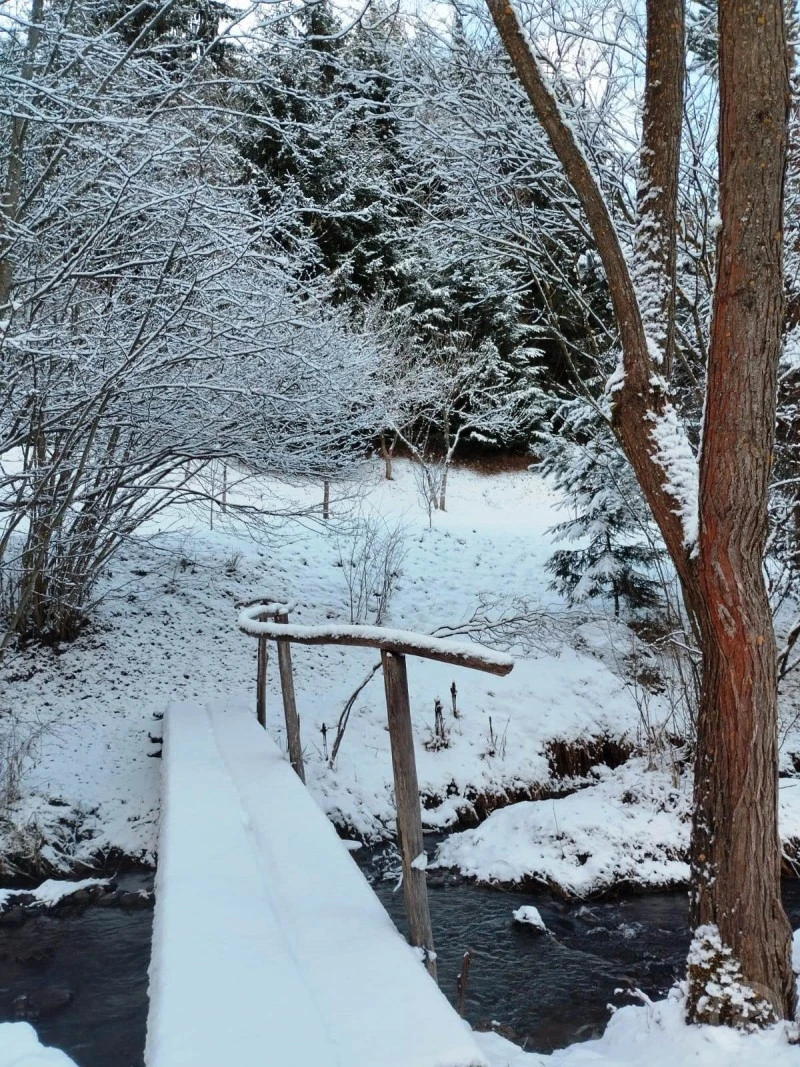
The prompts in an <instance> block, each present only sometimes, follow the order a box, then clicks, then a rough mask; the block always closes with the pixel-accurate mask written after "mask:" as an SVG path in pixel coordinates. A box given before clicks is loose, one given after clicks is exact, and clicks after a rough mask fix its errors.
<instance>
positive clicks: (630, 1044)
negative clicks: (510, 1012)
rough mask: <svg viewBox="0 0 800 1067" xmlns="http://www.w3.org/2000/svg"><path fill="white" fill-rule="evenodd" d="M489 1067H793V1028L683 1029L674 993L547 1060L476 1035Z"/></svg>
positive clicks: (797, 1051) (628, 1011) (625, 1013)
mask: <svg viewBox="0 0 800 1067" xmlns="http://www.w3.org/2000/svg"><path fill="white" fill-rule="evenodd" d="M475 1036H476V1037H477V1039H478V1043H479V1045H480V1046H481V1048H482V1050H483V1053H484V1055H485V1056H486V1058H487V1059H488V1060H489V1062H490V1064H491V1067H689V1065H691V1067H766V1065H767V1064H768V1065H769V1067H798V1064H800V1047H798V1046H797V1045H796V1044H792V1043H791V1042H792V1041H793V1040H794V1039H795V1037H796V1032H795V1027H793V1026H789V1025H787V1024H780V1025H778V1026H774V1027H772V1028H771V1029H770V1030H766V1031H762V1032H760V1033H756V1034H743V1033H741V1032H739V1031H736V1030H730V1029H728V1028H727V1027H724V1026H687V1024H686V1023H685V1021H684V1018H683V1003H682V999H681V994H680V991H679V990H677V989H676V990H674V991H673V993H672V994H671V995H670V996H669V997H668V998H667V999H666V1000H661V1001H657V1002H654V1003H647V1004H643V1005H629V1006H628V1007H625V1008H620V1009H619V1010H618V1011H617V1012H615V1013H614V1015H612V1017H611V1021H610V1022H609V1024H608V1026H607V1028H606V1031H605V1033H604V1034H603V1036H602V1037H601V1038H599V1039H598V1040H596V1041H583V1042H580V1043H579V1044H576V1045H569V1046H568V1047H567V1048H565V1049H559V1050H557V1051H556V1052H553V1053H551V1054H550V1055H549V1056H545V1055H542V1054H541V1053H536V1052H523V1051H522V1050H521V1049H519V1048H518V1046H517V1045H514V1044H512V1043H511V1042H510V1041H506V1040H505V1039H504V1038H502V1037H500V1036H499V1035H498V1034H494V1033H486V1034H476V1035H475Z"/></svg>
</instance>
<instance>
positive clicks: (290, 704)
mask: <svg viewBox="0 0 800 1067" xmlns="http://www.w3.org/2000/svg"><path fill="white" fill-rule="evenodd" d="M288 621H289V616H288V615H286V614H283V615H276V616H275V622H280V623H284V624H285V623H288ZM276 644H277V646H278V670H279V672H280V676H281V693H282V694H283V716H284V719H285V720H286V740H287V742H288V746H289V761H290V762H291V764H292V767H294V770H295V773H296V774H297V777H298V778H299V779H300V781H301V782H303V784H305V780H306V772H305V768H304V767H303V746H302V745H301V743H300V718H299V716H298V714H297V701H296V699H295V695H294V677H293V674H292V652H291V648H290V646H289V642H288V641H282V640H281V639H280V638H278V639H277V640H276Z"/></svg>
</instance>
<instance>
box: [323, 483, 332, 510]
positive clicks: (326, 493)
mask: <svg viewBox="0 0 800 1067" xmlns="http://www.w3.org/2000/svg"><path fill="white" fill-rule="evenodd" d="M322 517H323V519H329V518H330V517H331V483H330V482H329V481H328V479H327V478H326V479H325V481H324V482H323V483H322Z"/></svg>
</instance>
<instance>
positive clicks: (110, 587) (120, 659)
mask: <svg viewBox="0 0 800 1067" xmlns="http://www.w3.org/2000/svg"><path fill="white" fill-rule="evenodd" d="M381 475H382V468H381V467H380V465H379V464H377V463H372V464H369V465H367V466H366V467H365V472H364V481H363V484H361V485H359V486H352V485H350V486H347V487H345V488H344V489H340V490H338V491H337V490H336V489H335V490H334V502H333V517H332V519H331V520H330V522H328V523H323V522H322V521H320V519H319V517H318V514H317V517H307V518H305V519H303V520H288V519H286V520H276V521H275V522H274V523H272V524H271V526H270V528H268V529H260V530H259V529H257V528H255V527H253V526H245V525H243V524H242V523H238V522H235V521H233V520H230V519H227V518H226V517H224V516H220V515H219V514H218V513H215V515H214V521H213V529H211V528H210V522H209V518H210V517H209V514H208V513H207V512H206V513H204V514H197V513H194V514H190V513H188V512H181V513H176V512H171V513H169V514H168V515H167V516H165V517H163V518H162V522H161V528H160V529H159V530H157V531H151V534H152V536H150V537H149V538H148V539H142V540H139V541H137V542H133V543H131V544H130V546H129V547H128V548H127V549H126V550H125V551H124V552H123V553H122V554H121V556H120V557H119V558H118V559H117V560H116V561H115V563H114V566H113V568H112V571H111V573H110V574H109V575H108V576H107V579H106V585H105V588H104V590H103V592H104V599H103V602H102V604H101V605H100V608H99V610H98V612H97V621H96V623H94V624H93V625H92V627H91V628H90V629H88V630H87V631H86V632H85V633H84V634H82V635H81V636H80V638H79V639H78V640H77V641H76V642H75V643H73V644H70V645H62V646H60V647H57V648H54V649H39V650H35V651H28V652H22V653H17V654H14V655H12V656H11V657H9V659H8V660H7V662H6V664H5V665H4V678H5V683H6V685H5V692H6V694H7V697H6V699H7V700H8V701H10V702H13V706H14V708H15V711H16V713H17V718H18V720H19V721H20V722H22V723H24V724H26V725H24V726H17V727H16V734H15V735H14V736H13V737H8V738H7V740H6V742H5V743H6V744H7V745H8V746H12V745H16V746H17V747H18V748H20V749H21V750H24V753H23V755H24V754H27V758H24V759H22V761H21V771H22V774H21V777H20V779H19V792H20V796H19V799H18V801H17V802H16V803H15V804H13V805H12V807H11V814H12V820H13V821H11V822H9V823H7V824H6V825H5V826H4V827H3V837H4V854H5V855H6V856H13V857H16V858H17V859H18V860H19V861H20V862H22V863H25V864H30V863H31V862H33V861H35V860H38V859H40V860H42V861H44V863H45V864H46V865H48V866H50V867H52V868H53V869H56V870H61V871H64V870H67V869H69V868H70V867H71V866H74V865H75V864H76V863H78V862H91V861H93V860H97V859H102V857H103V856H104V855H108V854H111V853H117V852H120V853H124V854H127V855H131V856H137V857H140V858H142V859H145V860H148V861H152V859H153V857H154V850H155V833H156V824H157V818H158V803H159V775H160V763H159V760H158V758H157V755H158V753H159V751H160V735H161V727H160V719H159V716H161V715H162V714H163V712H164V710H165V708H166V707H167V705H168V704H169V702H170V701H173V700H184V699H191V698H192V697H195V696H197V697H201V696H202V697H209V696H213V697H215V698H219V699H220V700H222V701H223V702H224V701H225V700H226V699H230V700H234V699H236V700H240V699H241V700H245V701H251V702H252V703H253V706H255V658H256V642H255V641H254V640H253V639H252V638H249V637H247V636H246V635H245V634H243V633H241V632H240V631H239V630H238V629H237V626H236V620H237V610H236V608H235V604H236V602H237V601H239V600H242V599H247V598H248V597H251V596H254V595H261V594H263V593H268V594H269V595H270V596H272V597H274V598H277V599H284V600H291V601H293V602H294V603H295V605H296V606H295V610H294V611H293V613H292V621H294V622H297V623H305V624H314V623H324V622H331V621H337V622H350V621H351V618H350V610H349V599H350V591H349V590H348V585H347V582H346V580H345V567H346V566H348V565H349V563H350V561H351V560H352V558H353V545H354V544H356V543H357V542H358V541H359V537H361V538H362V539H363V529H364V521H363V517H364V516H371V517H372V519H371V521H372V522H373V523H374V524H375V526H376V528H378V530H379V531H383V532H384V533H385V531H389V532H390V534H391V536H392V537H393V538H394V539H395V540H396V541H397V542H398V544H399V545H400V555H401V556H402V562H401V564H400V567H399V570H400V572H401V573H400V575H399V578H398V580H397V586H396V591H395V593H394V596H393V598H392V600H391V602H390V605H389V612H388V616H387V618H386V619H385V620H384V621H385V622H386V623H387V624H389V625H392V626H396V627H401V628H406V629H416V630H419V631H422V632H434V631H437V630H439V628H443V627H444V628H447V627H449V628H457V627H458V626H459V625H460V624H462V623H464V622H465V621H466V620H469V619H470V618H471V617H472V616H473V615H474V614H475V613H476V611H477V612H478V613H479V614H481V615H485V616H487V617H490V618H492V619H495V620H496V619H500V618H512V617H514V616H515V615H518V614H519V613H520V612H523V613H527V614H526V616H525V622H524V624H523V625H522V626H521V627H517V628H516V629H514V627H512V628H511V629H510V630H509V629H508V628H506V631H504V632H503V633H502V634H499V635H498V634H497V633H495V632H488V633H485V634H484V635H483V636H481V635H480V634H478V635H477V638H478V639H479V640H481V639H482V640H485V641H486V642H487V643H492V642H493V641H494V643H495V644H496V643H498V642H500V643H502V644H503V647H505V648H507V649H508V650H510V651H512V652H513V654H514V656H515V660H516V665H515V667H514V670H513V671H512V673H511V674H510V675H509V676H507V677H505V678H493V677H491V676H488V675H480V674H478V673H476V672H471V671H467V670H463V669H458V668H451V667H447V666H443V665H441V664H435V663H431V662H428V661H422V660H412V661H410V663H409V682H410V690H411V701H412V713H413V719H414V726H415V733H416V742H417V760H418V769H419V778H420V787H421V790H422V793H423V797H424V801H425V807H426V811H425V820H426V824H427V826H428V828H430V829H437V830H442V829H448V828H453V827H456V828H461V829H463V828H465V827H469V826H471V825H475V824H476V823H477V822H479V821H481V820H482V819H483V818H484V817H485V815H486V813H487V811H490V810H492V809H494V808H496V807H502V806H503V805H505V804H507V803H509V802H510V801H515V800H524V801H532V802H533V803H528V804H522V805H521V806H520V805H518V806H515V807H513V808H510V809H508V810H506V811H503V812H498V814H497V815H495V816H494V817H493V818H492V819H490V820H489V821H488V822H487V823H485V824H484V825H483V826H481V827H480V828H479V829H477V830H475V831H468V832H467V833H466V834H465V835H464V837H463V838H458V837H456V838H451V839H450V841H449V842H448V844H447V845H446V847H445V848H444V849H443V852H442V861H443V862H447V863H452V864H454V865H456V866H459V867H460V868H461V869H462V870H463V871H464V872H465V873H467V874H470V875H477V876H479V877H482V878H485V879H487V880H514V881H524V880H526V879H539V880H545V881H547V882H549V883H551V884H553V885H554V886H557V887H561V888H562V889H563V890H564V891H565V892H572V893H578V894H582V893H591V892H593V891H595V890H600V889H604V888H608V887H609V886H610V885H612V884H614V882H615V881H620V880H623V881H625V882H638V881H641V882H642V883H643V884H650V885H658V884H669V883H672V882H675V881H681V880H683V879H684V878H685V876H686V867H685V864H684V862H683V858H684V851H685V847H686V842H687V833H688V826H687V823H686V819H687V816H688V799H689V795H690V788H689V783H688V781H687V779H686V776H685V775H684V774H681V773H680V772H679V768H676V767H675V766H673V765H672V764H671V763H670V760H669V758H668V756H665V757H664V758H659V759H657V760H656V761H655V762H654V764H653V766H652V768H651V769H647V768H648V764H647V763H646V761H644V760H642V759H638V760H634V761H633V762H631V763H629V764H627V765H625V766H623V767H622V768H620V769H619V770H612V769H610V768H608V767H607V766H605V765H604V763H603V760H607V761H608V762H610V763H612V764H616V763H617V762H618V761H619V760H620V759H623V758H625V756H627V754H628V752H629V751H631V749H634V750H635V749H636V748H637V745H639V744H640V743H641V742H642V739H643V736H644V735H643V726H644V720H643V716H644V714H645V713H646V715H647V717H648V718H649V722H650V726H651V727H653V726H654V725H657V724H658V722H659V717H660V716H661V717H663V716H666V715H667V714H669V708H668V706H667V703H666V702H664V701H662V700H661V699H660V698H659V697H658V696H656V695H653V694H649V695H648V698H647V702H646V708H645V707H644V706H643V701H642V692H641V689H640V687H637V686H635V685H631V684H630V680H629V679H627V680H626V675H630V662H631V660H630V657H631V656H632V654H634V653H635V652H636V643H635V638H634V637H633V635H632V632H631V631H630V630H629V629H628V628H627V627H626V626H624V625H623V624H621V623H615V622H614V620H613V618H606V617H604V616H603V615H602V614H600V613H599V611H600V609H599V608H596V607H595V608H593V609H592V610H591V611H589V610H587V611H583V612H581V611H576V610H568V609H566V607H565V606H564V604H563V603H561V602H560V601H559V600H558V598H556V597H555V596H554V594H553V593H552V592H550V591H549V589H548V577H547V575H546V574H545V572H544V564H545V562H546V560H547V558H548V555H549V553H550V552H551V551H552V542H551V538H550V537H549V536H548V534H547V530H548V528H549V527H550V526H552V525H553V524H554V522H556V521H558V519H559V518H560V517H561V514H562V513H561V512H560V511H558V510H557V503H558V502H557V500H556V499H555V497H554V496H553V494H552V493H551V492H550V491H549V490H548V488H547V486H546V485H545V484H544V483H543V482H542V480H541V479H540V478H539V477H538V476H537V475H536V474H535V473H532V472H529V471H521V472H513V473H505V474H495V475H491V476H490V475H484V474H480V473H475V472H472V471H469V470H465V469H457V470H456V471H455V472H454V473H453V475H452V478H451V486H450V491H449V502H448V510H447V512H445V513H441V512H439V513H436V514H435V517H434V521H433V527H432V529H428V518H427V514H426V513H425V510H424V508H423V507H422V505H421V503H420V500H419V498H418V496H417V493H416V491H415V486H414V481H413V477H412V472H411V469H410V467H409V465H408V464H406V463H398V464H397V465H396V480H394V481H392V482H387V481H385V480H383V478H382V476H381ZM248 492H249V493H251V494H253V493H255V494H257V495H258V496H259V497H260V496H261V495H262V493H264V492H267V493H268V499H269V502H270V504H271V505H272V506H273V507H275V505H276V504H277V503H280V506H281V507H283V508H284V509H294V510H300V509H309V508H311V507H312V506H313V507H314V509H315V510H317V511H318V507H317V506H318V504H319V502H320V500H321V487H320V486H317V485H306V486H300V487H295V488H287V487H277V486H269V487H263V486H262V487H256V488H255V489H253V487H252V486H251V487H250V488H249V489H248ZM275 494H277V498H276V495H275ZM359 516H361V518H359ZM342 561H344V566H343V565H342ZM471 636H472V637H473V639H474V638H475V635H474V634H472V635H471ZM293 655H294V668H295V685H296V689H297V697H298V707H299V712H300V717H301V727H302V738H303V745H304V753H305V760H306V771H307V778H308V784H309V787H310V789H311V791H312V793H313V795H314V796H315V797H316V798H317V800H318V802H319V804H320V805H321V806H322V807H323V809H324V810H325V811H326V812H327V813H328V815H329V816H330V817H331V818H332V819H333V820H334V822H335V823H336V824H337V826H339V828H340V830H341V831H342V832H343V833H344V834H345V835H346V836H349V837H353V838H356V839H357V840H361V841H373V840H377V839H380V838H382V837H386V836H389V835H391V833H392V832H393V829H392V828H393V818H394V815H393V799H392V785H391V781H392V776H391V763H390V759H389V752H388V735H387V731H386V715H385V706H384V696H383V687H382V684H381V679H380V674H379V673H378V674H377V675H375V677H374V678H373V679H372V680H371V681H370V682H369V684H368V685H367V686H366V687H365V688H364V690H363V692H362V693H361V694H360V695H359V697H358V699H357V700H356V701H355V704H354V707H353V711H352V714H351V718H350V721H349V725H348V727H347V730H346V733H345V734H344V737H343V740H342V743H341V747H340V750H339V752H338V755H337V759H336V761H335V765H334V766H333V768H331V767H330V766H329V764H328V761H327V760H326V758H325V751H326V750H327V752H328V755H330V752H331V749H332V746H333V741H334V736H335V727H336V723H337V721H338V718H339V716H340V714H341V711H342V709H343V706H344V704H345V702H346V701H347V699H348V697H349V696H350V695H351V693H352V692H353V691H354V690H355V689H356V688H357V686H358V685H359V684H360V683H361V682H362V681H363V680H364V679H365V677H366V676H367V675H368V673H369V672H370V670H371V668H372V667H373V666H374V665H375V664H376V663H377V662H378V659H379V657H378V655H377V653H374V652H371V651H369V650H365V649H353V648H349V649H348V648H330V647H315V648H308V647H300V646H296V647H295V649H294V653H293ZM454 682H455V684H456V687H457V694H456V702H457V713H458V714H457V717H454V715H453V713H452V702H451V694H450V687H451V684H452V683H454ZM437 699H439V700H441V702H442V705H443V720H444V729H445V734H446V741H445V742H444V745H442V744H441V743H440V742H439V741H437V740H436V738H435V737H434V702H435V700H437ZM267 716H268V728H269V730H270V732H271V733H272V735H273V737H274V738H275V739H276V740H277V742H278V743H279V745H281V746H282V747H284V748H285V737H284V731H283V727H282V711H281V705H280V691H279V688H278V684H277V670H276V668H275V661H274V657H273V659H272V661H271V663H270V669H269V698H268V711H267ZM323 724H325V726H326V730H327V733H326V737H325V740H323V734H322V726H323ZM554 742H567V743H568V744H567V745H564V746H560V747H559V746H556V747H554V745H553V743H554ZM576 753H577V755H576ZM570 759H572V762H573V763H574V764H575V766H574V767H572V768H570ZM576 760H577V762H576ZM593 763H594V764H595V765H596V766H595V767H594V768H593V769H591V770H589V767H590V766H591V764H593ZM570 769H572V771H577V772H579V773H580V774H581V778H580V780H579V781H572V780H571V778H570V777H569V772H570ZM587 770H589V773H588V777H587ZM565 774H567V775H568V777H566V778H565V777H564V775H565ZM591 783H596V784H591ZM587 784H588V785H589V791H588V792H583V793H578V794H575V795H574V796H572V797H566V798H565V799H563V800H552V799H547V801H546V803H545V802H541V804H540V806H539V807H538V808H537V804H536V800H537V798H539V797H543V798H550V797H552V796H553V795H555V796H558V795H561V794H563V793H565V792H571V791H572V788H574V786H576V785H587ZM783 793H784V807H785V817H786V828H785V831H786V834H787V836H792V837H794V836H798V837H800V799H798V801H797V802H795V804H794V805H792V804H790V801H791V800H792V799H793V798H794V795H795V794H797V793H798V790H796V789H795V788H794V783H793V782H789V781H787V783H786V789H785V790H784V791H783ZM587 817H588V820H589V821H588V822H587ZM498 855H499V856H501V859H500V860H499V861H498V859H497V856H498Z"/></svg>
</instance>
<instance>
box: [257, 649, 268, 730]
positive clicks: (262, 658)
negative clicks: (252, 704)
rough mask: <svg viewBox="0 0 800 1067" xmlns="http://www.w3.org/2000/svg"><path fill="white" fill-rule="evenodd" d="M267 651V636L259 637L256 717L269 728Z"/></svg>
mask: <svg viewBox="0 0 800 1067" xmlns="http://www.w3.org/2000/svg"><path fill="white" fill-rule="evenodd" d="M268 659H269V654H268V652H267V639H266V637H259V639H258V666H257V668H256V718H257V719H258V721H259V723H260V724H261V725H262V726H263V727H264V729H266V728H267V660H268Z"/></svg>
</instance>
